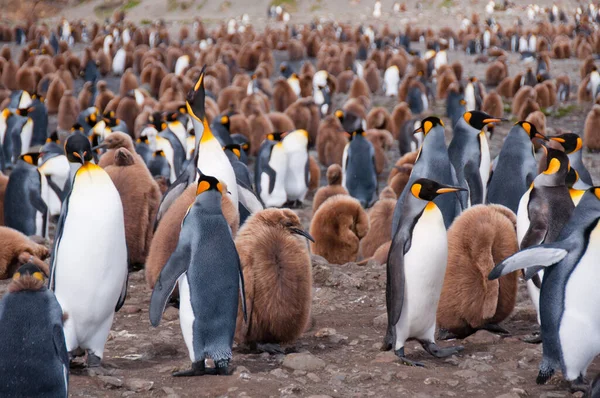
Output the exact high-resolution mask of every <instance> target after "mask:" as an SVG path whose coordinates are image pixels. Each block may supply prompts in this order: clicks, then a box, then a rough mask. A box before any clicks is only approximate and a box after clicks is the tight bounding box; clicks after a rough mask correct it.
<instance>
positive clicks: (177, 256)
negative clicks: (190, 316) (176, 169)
mask: <svg viewBox="0 0 600 398" xmlns="http://www.w3.org/2000/svg"><path fill="white" fill-rule="evenodd" d="M184 222H185V218H184ZM184 231H185V224H184V226H183V227H182V229H181V233H180V234H179V242H178V243H177V248H176V249H175V251H174V252H173V254H171V257H169V260H168V261H167V263H166V264H165V266H164V268H163V269H162V271H161V272H160V275H159V276H158V280H157V281H156V284H155V285H154V290H153V291H152V296H151V298H150V311H149V315H150V322H151V323H152V326H154V327H156V326H158V324H159V323H160V319H161V318H162V314H163V312H164V310H165V306H166V305H167V301H168V300H169V296H171V293H172V292H173V289H175V284H176V283H177V280H178V279H179V277H180V276H181V275H183V274H184V273H185V272H186V271H187V269H188V267H189V265H190V259H191V256H192V250H191V244H192V242H191V235H192V234H189V233H185V232H184ZM238 261H239V260H238Z"/></svg>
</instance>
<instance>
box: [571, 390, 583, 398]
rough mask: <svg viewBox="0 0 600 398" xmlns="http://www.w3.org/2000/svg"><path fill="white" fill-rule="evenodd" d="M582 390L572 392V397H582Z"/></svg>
mask: <svg viewBox="0 0 600 398" xmlns="http://www.w3.org/2000/svg"><path fill="white" fill-rule="evenodd" d="M583 395H584V394H583V392H581V391H577V392H575V393H573V397H577V398H582V397H583Z"/></svg>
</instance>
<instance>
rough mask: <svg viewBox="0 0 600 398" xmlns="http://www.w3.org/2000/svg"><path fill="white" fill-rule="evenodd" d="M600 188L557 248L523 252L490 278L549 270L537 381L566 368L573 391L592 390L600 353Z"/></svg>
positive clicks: (565, 230) (544, 286) (589, 193)
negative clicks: (590, 377) (590, 375)
mask: <svg viewBox="0 0 600 398" xmlns="http://www.w3.org/2000/svg"><path fill="white" fill-rule="evenodd" d="M599 221H600V187H592V188H590V189H589V190H588V191H587V192H586V193H585V194H584V195H583V197H582V198H581V201H580V202H579V205H578V206H577V207H576V208H575V210H573V213H572V214H571V217H570V218H569V221H568V222H567V224H566V225H565V226H564V228H563V229H562V231H561V232H560V234H559V236H558V239H557V240H556V241H555V242H553V243H546V244H543V245H539V246H533V247H530V248H527V249H524V250H522V251H520V252H518V253H516V254H514V255H513V256H511V257H509V258H507V259H505V260H504V261H502V262H501V263H499V264H498V265H497V266H496V267H495V268H494V269H493V270H492V272H491V273H490V275H489V278H490V279H496V278H499V277H500V276H502V275H506V274H507V273H510V272H512V271H515V270H519V269H526V270H525V277H526V278H528V277H531V276H533V275H535V273H536V272H537V271H538V270H539V269H540V268H543V269H544V279H543V281H542V287H541V290H540V320H541V331H542V345H543V357H542V362H541V364H540V367H539V373H538V377H537V380H536V381H537V383H538V384H544V383H546V381H548V379H549V378H550V377H551V376H552V375H553V374H554V372H555V370H556V369H561V370H562V374H563V377H564V378H565V379H566V380H568V381H570V382H571V388H572V389H575V390H583V389H585V388H586V387H587V385H585V384H584V381H583V377H584V376H585V373H586V370H587V368H588V366H589V365H590V363H591V362H592V360H593V359H594V358H595V357H596V356H597V355H598V354H599V353H600V346H599V345H598V344H597V341H598V338H597V336H598V334H599V333H600V328H599V327H598V325H600V315H599V313H598V308H597V306H596V304H595V303H597V302H598V301H599V300H600V291H599V290H598V288H597V286H598V284H597V283H596V282H598V283H600V278H599V274H598V272H597V268H598V266H597V265H598V257H599V256H600V224H599Z"/></svg>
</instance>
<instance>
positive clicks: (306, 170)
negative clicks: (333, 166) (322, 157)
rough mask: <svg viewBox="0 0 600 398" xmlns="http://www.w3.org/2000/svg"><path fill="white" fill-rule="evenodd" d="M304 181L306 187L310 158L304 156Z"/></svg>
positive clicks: (308, 177)
mask: <svg viewBox="0 0 600 398" xmlns="http://www.w3.org/2000/svg"><path fill="white" fill-rule="evenodd" d="M304 182H305V183H306V186H307V187H308V186H309V185H310V159H309V158H306V164H305V165H304Z"/></svg>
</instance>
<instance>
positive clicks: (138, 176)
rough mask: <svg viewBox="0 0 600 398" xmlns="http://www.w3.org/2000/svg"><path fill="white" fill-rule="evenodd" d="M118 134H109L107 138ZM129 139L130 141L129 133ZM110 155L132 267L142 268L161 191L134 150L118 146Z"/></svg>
mask: <svg viewBox="0 0 600 398" xmlns="http://www.w3.org/2000/svg"><path fill="white" fill-rule="evenodd" d="M115 134H117V133H113V134H110V135H109V136H108V137H107V139H108V138H110V137H112V136H113V135H115ZM127 138H129V140H130V141H131V138H130V137H129V136H127ZM132 146H133V145H132ZM111 154H112V155H113V164H112V165H110V166H108V167H106V173H108V175H109V176H110V178H111V180H112V182H113V183H114V184H115V187H116V188H117V191H119V196H120V197H121V202H122V203H123V213H124V216H125V239H126V241H127V256H128V259H129V266H130V268H134V269H139V268H141V267H142V266H143V264H144V263H145V262H146V256H147V255H148V250H149V249H150V242H151V241H152V231H153V227H154V219H155V218H156V212H157V211H158V205H159V204H160V198H161V194H160V190H159V188H158V184H157V183H156V181H154V179H153V178H152V175H151V174H150V171H148V168H147V167H146V164H145V163H144V162H143V160H142V159H141V158H140V157H139V156H138V155H137V154H136V153H135V150H134V151H133V152H131V151H128V150H127V149H125V148H119V149H117V150H116V151H114V152H112V153H111ZM106 155H107V153H105V154H104V155H103V157H105V156H106ZM100 160H101V161H102V158H101V159H100Z"/></svg>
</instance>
